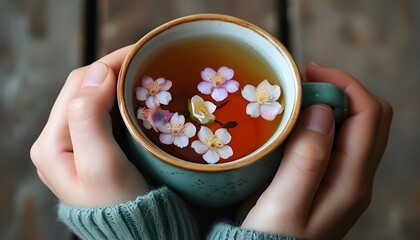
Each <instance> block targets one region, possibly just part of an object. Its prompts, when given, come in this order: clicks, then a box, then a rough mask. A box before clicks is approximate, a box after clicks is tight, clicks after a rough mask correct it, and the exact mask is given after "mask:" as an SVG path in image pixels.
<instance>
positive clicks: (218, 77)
mask: <svg viewBox="0 0 420 240" xmlns="http://www.w3.org/2000/svg"><path fill="white" fill-rule="evenodd" d="M223 79H224V76H223V74H221V73H216V74H214V75H213V76H211V77H210V81H211V82H212V83H213V84H214V85H215V86H216V87H220V86H221V85H222V83H223Z"/></svg>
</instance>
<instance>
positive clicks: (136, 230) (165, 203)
mask: <svg viewBox="0 0 420 240" xmlns="http://www.w3.org/2000/svg"><path fill="white" fill-rule="evenodd" d="M58 217H59V219H60V220H61V221H62V222H64V223H65V224H66V225H67V226H68V227H69V228H70V230H71V231H73V232H74V233H75V234H76V235H78V236H79V237H80V238H82V239H194V238H196V236H197V235H198V233H197V227H196V226H195V223H194V221H193V220H192V217H191V216H190V214H189V213H188V211H187V209H186V206H185V205H184V202H183V201H182V200H180V199H179V198H178V197H177V196H176V195H175V194H174V193H172V192H171V191H170V190H169V189H168V188H166V187H162V188H160V189H156V190H152V191H151V192H149V193H148V194H146V195H144V196H140V197H137V198H136V199H135V200H133V201H129V202H127V203H122V204H119V205H114V206H107V207H97V208H79V207H74V206H69V205H65V204H63V203H60V204H59V205H58Z"/></svg>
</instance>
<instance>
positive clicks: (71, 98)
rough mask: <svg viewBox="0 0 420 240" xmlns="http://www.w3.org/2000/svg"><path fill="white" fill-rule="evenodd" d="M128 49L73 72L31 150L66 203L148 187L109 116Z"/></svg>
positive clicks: (84, 203) (128, 195) (105, 201)
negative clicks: (117, 79)
mask: <svg viewBox="0 0 420 240" xmlns="http://www.w3.org/2000/svg"><path fill="white" fill-rule="evenodd" d="M128 50H129V47H126V48H123V49H120V50H118V51H115V52H113V53H111V54H109V55H107V56H105V57H103V58H102V59H100V60H99V61H98V62H95V63H93V64H91V65H90V66H86V67H82V68H79V69H76V70H74V71H73V72H72V73H71V74H70V75H69V76H68V78H67V81H66V83H65V85H64V86H63V89H62V90H61V92H60V94H59V96H58V98H57V100H56V102H55V104H54V106H53V108H52V110H51V113H50V116H49V119H48V122H47V124H46V126H45V128H44V130H43V131H42V133H41V134H40V136H39V138H38V139H37V140H36V141H35V143H34V144H33V146H32V148H31V158H32V161H33V163H34V165H35V166H36V168H37V172H38V175H39V177H40V178H41V180H42V181H43V182H44V184H45V185H47V187H48V188H50V190H51V191H52V192H53V193H54V194H55V195H56V196H57V197H58V198H59V200H60V201H62V202H64V203H66V204H70V205H74V206H79V207H97V206H105V205H112V204H116V203H121V202H127V201H129V200H132V199H134V198H135V197H136V196H139V195H142V194H144V193H145V191H146V188H147V184H146V182H145V180H144V178H143V176H142V175H141V174H140V172H139V171H138V170H137V169H136V168H135V167H134V165H133V164H132V163H131V162H129V161H128V159H127V158H126V156H125V154H124V153H123V151H122V150H121V149H120V147H119V146H118V144H117V142H116V141H115V139H114V137H113V135H112V126H111V117H110V114H109V113H110V111H111V108H112V105H113V103H114V98H115V87H116V73H118V71H119V69H120V67H121V64H122V62H123V60H124V57H125V56H126V55H127V53H128Z"/></svg>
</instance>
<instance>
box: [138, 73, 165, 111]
mask: <svg viewBox="0 0 420 240" xmlns="http://www.w3.org/2000/svg"><path fill="white" fill-rule="evenodd" d="M171 87H172V81H170V80H166V79H165V78H158V79H156V80H153V79H152V78H151V77H150V76H143V77H142V79H141V87H137V88H136V89H135V91H136V98H137V99H138V100H140V101H146V106H147V107H148V108H150V109H154V108H159V106H160V104H163V105H168V103H169V102H170V101H171V100H172V96H171V94H170V93H169V92H168V90H169V89H170V88H171Z"/></svg>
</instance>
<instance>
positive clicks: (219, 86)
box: [197, 66, 239, 102]
mask: <svg viewBox="0 0 420 240" xmlns="http://www.w3.org/2000/svg"><path fill="white" fill-rule="evenodd" d="M233 75H234V71H233V70H232V69H230V68H228V67H225V66H223V67H220V68H219V69H218V70H217V72H216V71H215V70H213V69H212V68H208V67H207V68H205V69H204V70H203V71H201V79H202V80H203V81H202V82H200V83H199V84H198V86H197V87H198V90H199V91H200V92H201V93H203V94H207V95H208V94H211V96H212V98H213V99H214V100H215V101H218V102H219V101H223V100H224V99H225V98H226V97H227V95H228V93H234V92H236V91H238V89H239V83H238V82H237V81H236V80H233V79H232V78H233Z"/></svg>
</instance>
